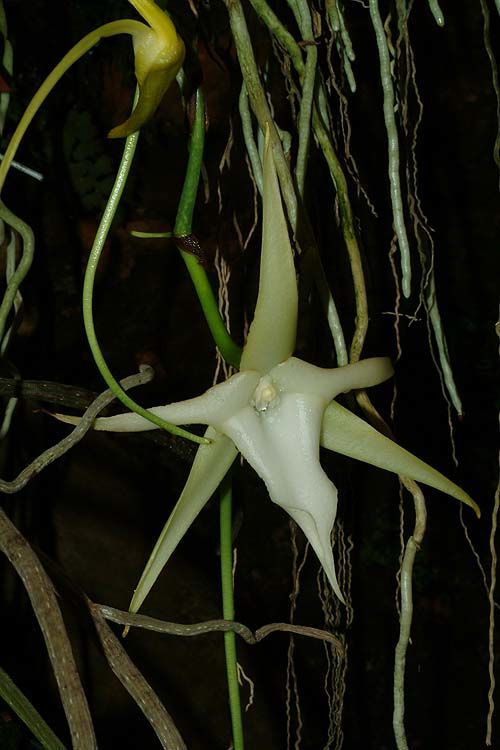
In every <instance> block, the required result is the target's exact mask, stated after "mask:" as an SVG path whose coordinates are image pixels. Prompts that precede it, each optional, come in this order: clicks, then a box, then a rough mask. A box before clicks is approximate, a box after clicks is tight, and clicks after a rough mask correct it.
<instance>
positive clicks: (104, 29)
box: [0, 19, 144, 193]
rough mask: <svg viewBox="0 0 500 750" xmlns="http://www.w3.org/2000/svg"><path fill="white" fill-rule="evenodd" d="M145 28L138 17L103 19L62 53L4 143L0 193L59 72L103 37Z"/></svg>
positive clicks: (60, 75)
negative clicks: (113, 19)
mask: <svg viewBox="0 0 500 750" xmlns="http://www.w3.org/2000/svg"><path fill="white" fill-rule="evenodd" d="M143 29H144V24H143V23H141V22H140V21H132V20H130V19H125V20H123V21H112V22H111V23H106V24H104V25H103V26H99V28H98V29H94V30H93V31H91V32H89V33H88V34H87V35H86V36H84V37H83V39H80V41H79V42H77V44H75V46H74V47H72V48H71V49H70V51H69V52H68V53H67V54H66V55H64V57H63V58H62V60H61V61H60V62H58V63H57V65H56V66H55V68H54V69H53V70H52V72H51V73H49V75H48V76H47V78H46V79H45V81H44V82H43V83H42V85H41V86H40V88H39V89H38V91H37V92H36V94H35V95H34V97H33V99H32V100H31V101H30V103H29V104H28V106H27V107H26V110H25V112H24V114H23V116H22V117H21V119H20V121H19V124H18V126H17V128H16V130H15V132H14V135H13V136H12V138H11V140H10V143H9V145H8V147H7V151H6V152H5V155H4V157H3V159H2V163H1V164H0V193H1V192H2V189H3V186H4V183H5V178H6V177H7V173H8V171H9V168H10V166H11V163H12V160H13V158H14V157H15V155H16V152H17V149H18V148H19V144H20V143H21V141H22V139H23V136H24V134H25V133H26V130H27V129H28V127H29V125H30V123H31V121H32V120H33V118H34V116H35V115H36V113H37V112H38V110H39V109H40V107H41V106H42V104H43V103H44V101H45V99H46V98H47V96H48V95H49V94H50V92H51V91H52V89H53V88H54V86H55V85H56V83H57V82H58V81H59V80H60V79H61V78H62V76H63V75H64V74H65V73H66V72H67V71H68V70H69V68H70V67H71V66H72V65H73V64H74V63H75V62H77V61H78V60H79V59H80V58H81V57H83V55H84V54H85V53H86V52H88V51H89V50H91V49H92V47H95V45H96V44H97V43H98V42H100V41H101V39H104V38H105V37H109V36H115V35H116V34H135V33H137V32H140V31H142V30H143Z"/></svg>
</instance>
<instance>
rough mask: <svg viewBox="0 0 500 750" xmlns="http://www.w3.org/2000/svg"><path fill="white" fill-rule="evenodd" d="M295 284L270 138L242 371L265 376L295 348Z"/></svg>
mask: <svg viewBox="0 0 500 750" xmlns="http://www.w3.org/2000/svg"><path fill="white" fill-rule="evenodd" d="M296 335H297V281H296V276H295V266H294V263H293V253H292V248H291V245H290V238H289V235H288V227H287V224H286V219H285V215H284V213H283V205H282V202H281V194H280V188H279V184H278V177H277V175H276V169H275V167H274V161H273V155H272V149H271V145H270V143H269V138H268V137H267V138H266V145H265V148H264V190H263V219H262V250H261V259H260V278H259V294H258V297H257V304H256V307H255V314H254V318H253V322H252V325H251V326H250V330H249V332H248V338H247V342H246V344H245V348H244V349H243V354H242V356H241V364H240V368H241V369H242V370H258V371H259V372H261V373H265V372H268V371H269V370H270V369H271V368H272V367H274V366H275V365H277V364H279V362H284V360H285V359H288V357H289V356H290V355H291V354H292V352H293V350H294V348H295V338H296Z"/></svg>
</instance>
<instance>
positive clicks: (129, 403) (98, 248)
mask: <svg viewBox="0 0 500 750" xmlns="http://www.w3.org/2000/svg"><path fill="white" fill-rule="evenodd" d="M138 139H139V131H136V132H135V133H132V135H129V136H127V139H126V141H125V146H124V149H123V154H122V158H121V162H120V166H119V168H118V172H117V174H116V179H115V182H114V185H113V188H112V190H111V193H110V195H109V198H108V202H107V204H106V208H105V209H104V213H103V215H102V219H101V222H100V224H99V227H98V229H97V232H96V236H95V238H94V243H93V245H92V249H91V251H90V255H89V260H88V263H87V268H86V270H85V279H84V282H83V322H84V325H85V332H86V334H87V340H88V342H89V346H90V349H91V351H92V355H93V357H94V360H95V363H96V365H97V367H98V369H99V372H100V373H101V375H102V377H103V378H104V380H105V381H106V383H107V385H108V387H109V388H110V390H111V391H112V392H113V394H114V395H115V396H116V398H118V399H119V400H120V401H121V402H122V404H124V405H125V406H126V407H127V408H128V409H130V410H131V411H133V412H135V413H136V414H140V415H141V416H142V417H144V418H145V419H148V420H149V421H150V422H152V423H153V424H154V425H156V426H157V427H160V428H161V429H163V430H166V431H167V432H170V433H171V434H172V435H177V436H178V437H184V438H187V439H188V440H192V441H193V442H194V443H207V442H208V441H207V440H206V438H203V437H200V436H199V435H195V434H194V433H192V432H188V431H187V430H184V429H182V428H180V427H176V426H175V425H172V424H170V423H169V422H166V421H165V420H163V419H161V418H160V417H157V416H155V415H154V414H151V412H150V411H148V409H144V408H143V407H142V406H140V405H139V404H137V403H136V402H135V401H134V400H133V399H132V398H130V396H129V395H128V394H127V393H125V391H124V390H123V388H122V387H121V386H120V384H119V383H118V381H117V380H116V378H115V377H114V375H113V374H112V372H111V370H110V369H109V367H108V365H107V364H106V361H105V359H104V356H103V354H102V351H101V347H100V346H99V342H98V341H97V336H96V332H95V326H94V318H93V311H92V299H93V293H94V280H95V275H96V271H97V266H98V265H99V258H100V257H101V252H102V249H103V247H104V243H105V242H106V239H107V237H108V234H109V230H110V228H111V224H112V221H113V218H114V216H115V213H116V210H117V208H118V205H119V202H120V199H121V196H122V193H123V190H124V188H125V185H126V183H127V178H128V175H129V172H130V168H131V166H132V162H133V159H134V154H135V149H136V146H137V141H138Z"/></svg>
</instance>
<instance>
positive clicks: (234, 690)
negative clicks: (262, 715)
mask: <svg viewBox="0 0 500 750" xmlns="http://www.w3.org/2000/svg"><path fill="white" fill-rule="evenodd" d="M231 515H232V484H231V476H230V474H229V475H226V477H225V478H224V480H223V482H222V484H221V499H220V570H221V584H222V616H223V618H224V620H234V596H233V545H232V538H231V537H232V528H231ZM224 651H225V655H226V675H227V688H228V698H229V710H230V712H231V726H232V731H233V750H244V747H245V742H244V739H243V722H242V719H241V702H240V686H239V683H238V661H237V658H236V635H235V633H234V632H233V631H229V632H227V633H224Z"/></svg>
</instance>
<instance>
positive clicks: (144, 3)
mask: <svg viewBox="0 0 500 750" xmlns="http://www.w3.org/2000/svg"><path fill="white" fill-rule="evenodd" d="M129 2H130V3H131V4H132V5H133V6H134V8H136V10H137V11H138V12H139V13H140V14H141V16H142V17H143V18H144V20H145V21H147V22H148V23H149V24H150V27H148V26H145V25H143V26H142V28H141V29H140V30H138V31H136V32H135V33H133V34H132V39H133V43H134V56H135V75H136V78H137V82H138V84H139V99H138V102H137V104H136V106H135V108H134V111H133V112H132V114H131V116H130V117H129V118H128V120H126V121H125V122H124V123H122V124H121V125H118V126H117V127H116V128H113V130H111V131H110V133H109V134H108V136H109V138H122V137H125V136H127V135H130V134H131V133H134V132H135V131H136V130H139V128H141V127H142V126H143V125H144V123H145V122H147V121H148V120H149V119H151V117H152V116H153V115H154V113H155V112H156V110H157V108H158V105H159V104H160V102H161V100H162V98H163V96H164V94H165V93H166V91H167V89H168V88H169V87H170V85H171V84H172V83H173V81H174V79H175V77H176V75H177V73H178V72H179V70H180V67H181V65H182V63H183V62H184V55H185V48H184V43H183V41H182V39H181V38H180V36H179V35H178V34H177V31H176V28H175V26H174V24H173V23H172V21H171V19H170V18H169V17H168V16H167V14H166V13H164V12H163V11H162V10H161V9H160V8H159V7H158V6H157V5H156V3H154V2H152V0H129Z"/></svg>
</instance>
